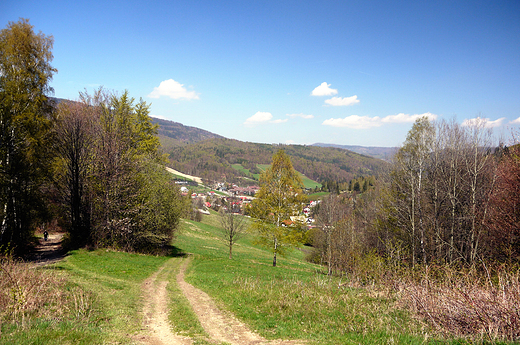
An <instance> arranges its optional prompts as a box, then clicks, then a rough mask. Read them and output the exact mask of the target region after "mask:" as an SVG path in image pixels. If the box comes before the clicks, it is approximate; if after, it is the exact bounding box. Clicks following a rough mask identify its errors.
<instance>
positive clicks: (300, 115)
mask: <svg viewBox="0 0 520 345" xmlns="http://www.w3.org/2000/svg"><path fill="white" fill-rule="evenodd" d="M287 116H288V117H290V118H291V119H295V118H297V117H301V118H302V119H313V118H314V115H305V114H303V113H300V114H287Z"/></svg>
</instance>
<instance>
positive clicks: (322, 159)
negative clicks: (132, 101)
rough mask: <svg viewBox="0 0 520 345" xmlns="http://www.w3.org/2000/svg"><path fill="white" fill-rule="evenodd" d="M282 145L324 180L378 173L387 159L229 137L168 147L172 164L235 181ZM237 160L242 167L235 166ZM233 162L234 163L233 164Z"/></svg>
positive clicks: (254, 170)
mask: <svg viewBox="0 0 520 345" xmlns="http://www.w3.org/2000/svg"><path fill="white" fill-rule="evenodd" d="M280 149H284V150H285V152H286V153H287V154H288V155H289V157H291V161H292V163H293V166H294V168H295V169H296V170H297V171H299V172H300V173H302V174H304V175H305V176H307V177H308V178H310V179H312V180H314V181H318V182H323V181H327V180H333V181H338V182H348V181H350V180H351V179H353V178H354V177H357V176H367V175H378V174H379V173H380V172H381V171H383V170H384V169H385V167H386V166H387V163H386V162H384V161H382V160H378V159H375V158H372V157H368V156H364V155H360V154H357V153H354V152H351V151H347V150H343V149H338V148H325V147H316V146H300V145H269V144H256V143H248V142H241V141H238V140H232V139H210V140H205V141H200V142H197V143H193V144H189V145H183V146H177V147H174V148H172V149H170V150H169V151H168V153H169V154H170V157H169V158H170V164H171V167H172V168H174V169H176V170H179V171H182V172H184V173H187V174H190V175H195V176H200V177H202V178H203V179H208V180H220V181H222V180H226V181H236V180H237V179H238V178H239V177H241V176H245V177H251V176H254V175H256V174H258V173H259V172H260V171H259V170H260V169H259V167H258V166H259V165H261V164H270V163H271V158H272V156H273V154H274V153H276V151H278V150H280ZM237 164H240V165H241V166H242V167H243V169H237V166H236V165H237ZM233 165H235V166H233Z"/></svg>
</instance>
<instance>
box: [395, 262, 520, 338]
mask: <svg viewBox="0 0 520 345" xmlns="http://www.w3.org/2000/svg"><path fill="white" fill-rule="evenodd" d="M484 271H485V270H484ZM399 286H400V290H401V293H400V296H401V301H402V302H403V303H404V305H406V306H407V307H410V308H411V309H412V310H413V311H414V312H415V313H416V314H417V315H419V316H420V317H422V318H424V319H426V320H427V321H428V322H429V323H430V324H431V325H432V326H433V327H434V328H435V329H437V330H438V331H439V332H441V333H443V334H445V335H447V336H453V337H458V338H465V339H469V340H472V341H490V342H497V341H520V271H519V270H518V269H516V270H506V269H505V268H504V267H501V268H498V269H496V270H494V271H493V272H491V273H489V274H482V272H479V271H477V270H475V269H471V270H467V271H460V270H455V269H452V268H450V267H447V266H442V267H433V268H432V267H427V268H424V269H423V272H422V274H421V275H420V277H419V279H405V280H403V281H401V282H400V284H399Z"/></svg>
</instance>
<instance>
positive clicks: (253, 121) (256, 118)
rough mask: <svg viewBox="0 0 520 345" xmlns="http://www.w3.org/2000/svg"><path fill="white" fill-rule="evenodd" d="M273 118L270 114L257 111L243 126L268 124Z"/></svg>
mask: <svg viewBox="0 0 520 345" xmlns="http://www.w3.org/2000/svg"><path fill="white" fill-rule="evenodd" d="M272 118H273V115H272V114H271V113H267V112H263V111H257V112H256V114H255V115H253V116H251V117H250V118H248V119H247V120H246V122H244V125H257V124H259V123H264V122H269V121H270V120H271V119H272Z"/></svg>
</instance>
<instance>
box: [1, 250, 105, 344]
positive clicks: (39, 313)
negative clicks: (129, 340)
mask: <svg viewBox="0 0 520 345" xmlns="http://www.w3.org/2000/svg"><path fill="white" fill-rule="evenodd" d="M94 302H95V301H94V298H93V296H92V294H90V293H87V292H85V291H84V290H82V289H80V288H79V287H77V286H73V285H71V284H70V283H68V282H67V280H66V279H65V278H64V277H63V276H60V275H58V273H57V272H55V271H53V270H50V269H46V268H36V267H34V266H31V264H29V263H25V262H23V261H19V260H16V259H13V258H12V257H2V258H0V326H1V327H0V334H1V336H0V344H25V343H32V342H31V341H34V340H35V339H42V341H41V342H39V343H42V344H47V343H49V344H51V343H53V342H56V341H58V342H60V341H65V342H66V341H68V340H70V339H72V338H74V339H76V340H78V339H83V340H86V341H89V340H90V339H93V338H98V337H99V335H97V332H96V331H95V330H92V329H90V328H91V326H92V325H93V324H94V323H95V322H96V321H95V318H96V315H95V314H96V313H95V309H94V304H95V303H94ZM31 339H32V340H31Z"/></svg>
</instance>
